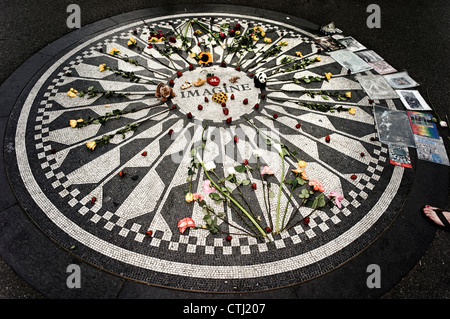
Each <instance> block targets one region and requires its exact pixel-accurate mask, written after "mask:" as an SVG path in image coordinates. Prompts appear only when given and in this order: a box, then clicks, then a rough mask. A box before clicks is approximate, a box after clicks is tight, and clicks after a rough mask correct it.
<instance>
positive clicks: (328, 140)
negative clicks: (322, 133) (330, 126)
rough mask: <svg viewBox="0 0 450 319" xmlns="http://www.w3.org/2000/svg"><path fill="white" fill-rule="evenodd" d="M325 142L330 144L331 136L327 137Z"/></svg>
mask: <svg viewBox="0 0 450 319" xmlns="http://www.w3.org/2000/svg"><path fill="white" fill-rule="evenodd" d="M325 142H327V143H330V135H327V136H326V137H325Z"/></svg>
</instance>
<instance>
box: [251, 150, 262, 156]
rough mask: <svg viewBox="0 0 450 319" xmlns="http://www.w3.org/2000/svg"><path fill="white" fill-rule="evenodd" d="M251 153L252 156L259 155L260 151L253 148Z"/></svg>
mask: <svg viewBox="0 0 450 319" xmlns="http://www.w3.org/2000/svg"><path fill="white" fill-rule="evenodd" d="M252 154H253V156H254V157H261V152H260V151H259V150H253V152H252Z"/></svg>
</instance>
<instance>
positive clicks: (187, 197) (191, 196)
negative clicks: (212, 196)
mask: <svg viewBox="0 0 450 319" xmlns="http://www.w3.org/2000/svg"><path fill="white" fill-rule="evenodd" d="M184 199H185V200H186V202H188V203H190V202H192V201H193V200H194V195H193V194H192V193H191V192H189V193H187V194H186V196H185V198H184Z"/></svg>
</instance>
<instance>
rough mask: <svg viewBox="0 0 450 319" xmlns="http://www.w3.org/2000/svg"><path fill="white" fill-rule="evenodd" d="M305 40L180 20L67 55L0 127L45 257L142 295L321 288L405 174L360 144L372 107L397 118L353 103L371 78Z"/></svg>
mask: <svg viewBox="0 0 450 319" xmlns="http://www.w3.org/2000/svg"><path fill="white" fill-rule="evenodd" d="M314 32H315V31H310V30H305V29H304V28H303V27H302V23H301V22H300V21H299V22H296V21H295V20H294V19H291V20H289V24H286V23H285V22H283V21H277V20H276V19H268V18H261V17H257V16H252V15H251V14H250V15H245V14H242V13H220V14H219V13H218V14H214V15H213V14H211V13H209V12H205V13H202V12H197V13H192V12H191V13H183V14H174V15H168V16H157V17H154V16H153V17H148V18H146V19H140V20H137V21H130V22H129V23H128V24H123V25H120V26H117V27H114V28H111V29H109V30H106V31H105V32H103V33H101V34H96V35H95V36H93V37H92V38H89V39H85V41H83V42H82V43H78V44H76V45H74V46H73V47H72V48H70V49H69V50H68V51H67V52H64V53H63V54H61V55H59V56H57V57H55V59H54V63H52V64H51V65H49V66H48V67H46V68H42V71H41V73H40V74H39V78H38V79H37V80H36V81H35V82H34V83H32V89H31V90H30V91H29V92H28V93H27V96H26V98H25V99H24V100H23V103H21V104H20V106H18V107H17V109H16V110H14V112H13V115H12V116H11V120H10V124H9V126H8V130H7V140H8V141H9V144H8V151H7V152H6V155H5V156H6V161H7V163H10V165H8V171H9V172H8V173H9V175H10V176H19V178H18V180H19V181H18V182H17V183H16V184H15V185H13V187H14V189H15V191H16V194H18V195H17V196H18V197H19V199H20V201H21V204H22V207H24V208H25V210H26V211H27V212H28V214H29V215H30V216H31V218H33V220H34V221H35V222H36V223H37V224H38V225H39V227H40V229H42V230H43V231H45V232H46V233H47V234H49V236H51V237H52V238H53V239H54V240H55V241H56V242H58V243H59V244H60V245H61V246H62V247H64V248H66V249H71V251H72V253H74V254H77V255H79V256H80V257H81V258H83V259H85V260H88V261H89V262H90V263H91V264H94V265H97V266H98V267H100V268H101V269H105V270H108V271H110V272H113V273H116V274H118V275H121V276H126V277H128V278H132V279H136V280H139V281H144V282H148V283H150V284H156V285H160V286H167V287H174V288H178V289H188V290H201V291H216V292H217V291H219V292H225V291H255V290H261V289H271V288H278V287H283V286H286V285H291V284H294V283H298V282H302V281H304V280H309V279H312V278H314V277H316V276H319V275H324V274H326V273H327V272H329V271H331V270H333V269H334V268H336V267H338V266H339V265H341V264H342V263H344V262H346V261H347V260H349V259H351V258H353V257H354V256H355V255H357V254H358V253H359V252H361V251H362V250H363V249H365V248H366V247H367V246H368V245H369V244H370V243H371V242H372V241H373V240H374V239H375V238H377V236H379V234H380V233H381V232H382V231H383V230H384V229H385V228H386V227H387V226H388V225H389V223H390V222H391V221H392V219H393V218H394V217H395V213H396V210H397V209H398V206H399V205H400V204H401V203H402V202H403V198H404V196H406V191H405V188H402V187H401V185H402V183H405V181H406V182H407V177H408V176H409V175H408V174H409V173H407V172H405V170H404V168H402V167H399V166H394V165H391V164H390V163H389V160H388V149H387V147H386V145H383V144H382V143H380V142H379V141H378V140H377V139H376V138H375V137H376V128H375V121H374V114H373V107H374V105H377V106H382V107H386V108H390V109H396V108H397V105H398V104H397V101H394V100H392V99H390V97H389V96H382V97H380V98H378V99H376V98H373V97H369V96H368V95H367V94H366V92H365V90H364V89H363V87H362V86H361V83H362V81H361V79H365V78H367V77H370V78H372V77H374V76H375V77H376V76H379V75H377V74H376V73H375V71H374V70H373V69H372V68H371V67H370V66H369V65H368V64H365V62H364V61H362V60H361V61H359V60H358V63H359V64H358V69H352V70H350V71H349V69H348V68H347V67H348V64H346V63H342V61H341V60H339V59H340V58H342V56H339V59H338V57H337V56H336V58H334V57H333V56H335V55H332V54H331V53H330V52H329V51H327V50H324V49H323V48H322V47H320V46H319V45H318V42H317V41H316V38H317V37H321V35H320V34H316V33H314ZM339 50H345V49H342V48H339ZM335 52H336V51H335ZM347 54H348V51H347ZM345 56H346V55H345ZM352 61H353V60H352ZM255 79H257V80H258V81H256V80H255ZM402 189H403V191H402Z"/></svg>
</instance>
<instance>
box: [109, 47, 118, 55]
mask: <svg viewBox="0 0 450 319" xmlns="http://www.w3.org/2000/svg"><path fill="white" fill-rule="evenodd" d="M109 54H111V55H116V54H120V51H119V50H117V49H116V48H113V49H112V50H111V51H109Z"/></svg>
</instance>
